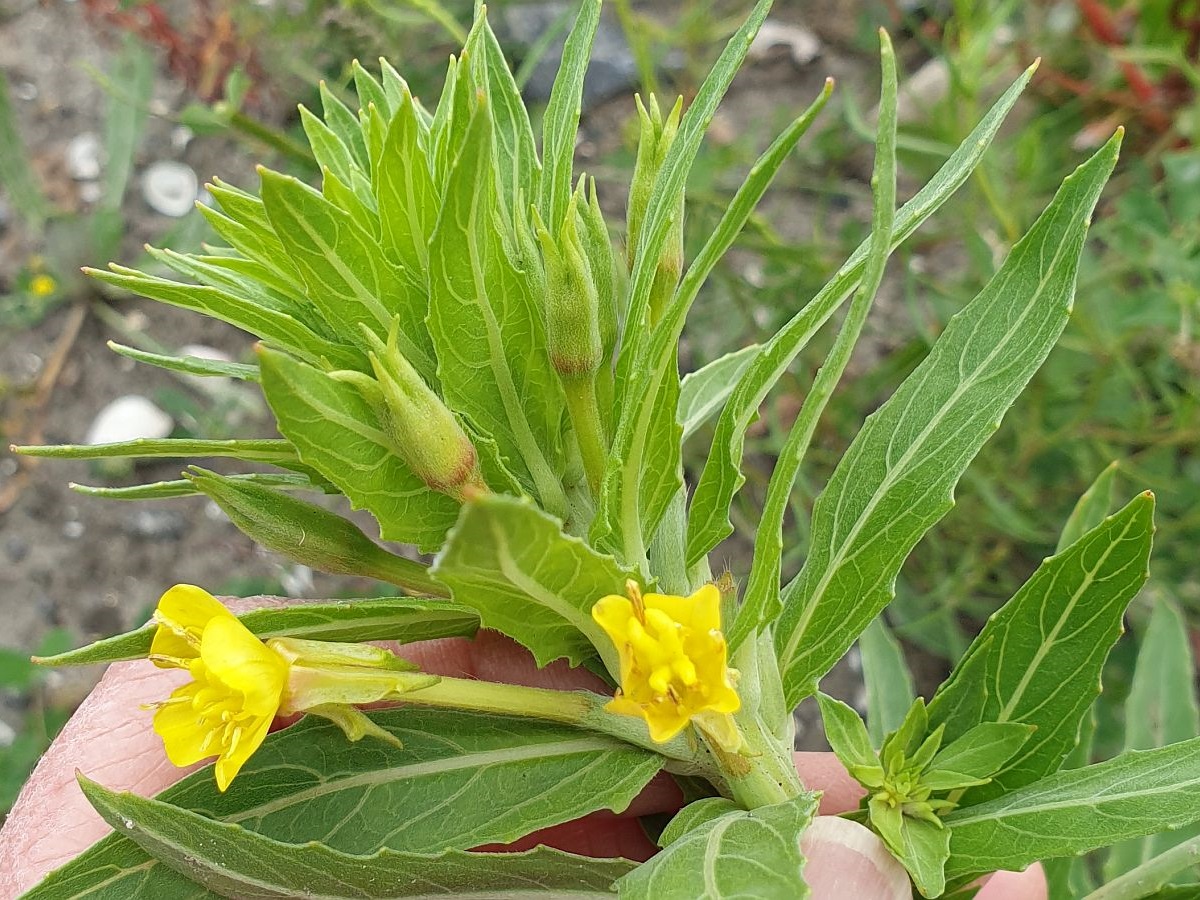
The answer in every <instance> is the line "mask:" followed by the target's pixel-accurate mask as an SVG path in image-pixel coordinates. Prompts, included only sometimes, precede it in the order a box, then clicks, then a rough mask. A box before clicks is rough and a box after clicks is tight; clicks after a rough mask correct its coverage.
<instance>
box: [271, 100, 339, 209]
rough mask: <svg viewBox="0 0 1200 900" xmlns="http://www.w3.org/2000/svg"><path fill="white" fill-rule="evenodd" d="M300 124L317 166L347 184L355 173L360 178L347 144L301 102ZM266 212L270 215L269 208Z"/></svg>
mask: <svg viewBox="0 0 1200 900" xmlns="http://www.w3.org/2000/svg"><path fill="white" fill-rule="evenodd" d="M300 124H301V125H302V126H303V127H304V134H305V136H306V137H307V138H308V145H309V147H311V148H312V153H313V156H314V157H316V160H317V166H318V167H319V168H321V169H328V170H329V171H330V172H332V173H333V175H334V176H335V177H336V178H337V179H338V181H340V182H341V183H342V184H345V185H347V186H350V185H353V184H354V182H355V174H356V173H359V177H360V178H361V173H360V172H359V170H358V163H357V162H356V161H355V159H354V154H353V153H351V151H350V147H349V145H348V144H346V142H345V141H343V140H342V138H341V137H340V136H339V135H338V133H337V132H335V131H334V130H333V129H332V128H330V127H329V126H328V125H326V124H325V123H324V122H323V121H321V119H320V118H318V117H317V116H315V115H313V114H312V113H311V112H310V111H309V110H308V109H307V108H306V107H305V106H304V105H303V104H301V106H300ZM360 134H361V132H360ZM267 214H268V215H270V210H269V209H268V210H267Z"/></svg>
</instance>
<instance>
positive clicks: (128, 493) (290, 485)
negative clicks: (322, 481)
mask: <svg viewBox="0 0 1200 900" xmlns="http://www.w3.org/2000/svg"><path fill="white" fill-rule="evenodd" d="M228 477H229V478H231V479H233V480H234V481H246V482H249V483H250V484H257V485H261V486H262V487H269V488H278V489H279V490H283V491H319V490H324V487H323V486H318V485H317V484H315V483H314V482H313V480H312V479H311V478H309V477H308V476H307V475H301V474H299V473H295V474H292V473H283V472H250V473H248V474H245V475H230V476H228ZM67 487H69V488H70V489H71V490H73V491H75V492H76V493H79V494H83V495H84V496H85V497H102V498H104V499H106V500H172V499H175V498H177V497H195V496H196V495H197V494H199V493H200V489H199V488H197V487H196V486H195V485H194V484H192V483H191V482H190V481H186V480H185V479H183V478H178V479H173V480H171V481H155V482H151V483H150V484H131V485H126V486H125V487H108V486H103V487H97V486H95V485H90V484H76V483H75V482H71V483H70V484H68V485H67ZM329 488H330V490H329V493H337V489H336V488H334V487H333V486H332V485H329Z"/></svg>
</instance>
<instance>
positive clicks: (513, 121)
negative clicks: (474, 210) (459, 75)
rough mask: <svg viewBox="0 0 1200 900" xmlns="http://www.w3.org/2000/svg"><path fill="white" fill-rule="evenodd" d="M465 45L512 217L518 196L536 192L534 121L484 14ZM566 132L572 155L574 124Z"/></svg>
mask: <svg viewBox="0 0 1200 900" xmlns="http://www.w3.org/2000/svg"><path fill="white" fill-rule="evenodd" d="M585 5H587V4H585ZM595 6H596V7H597V8H599V6H600V4H599V3H596V4H595ZM581 15H583V13H582V12H581ZM466 48H467V50H468V51H470V54H471V55H470V63H471V66H472V74H473V76H474V79H475V82H476V83H477V84H479V85H481V86H482V87H484V89H485V90H486V91H487V94H488V98H489V99H490V100H491V109H492V116H493V119H494V125H495V127H494V129H493V132H492V133H493V136H494V140H495V153H496V157H495V159H496V176H497V182H498V184H497V186H498V188H499V190H500V197H501V200H502V202H503V205H504V209H505V210H506V212H507V215H506V217H505V218H506V219H509V220H511V218H512V217H513V216H516V215H521V216H524V215H525V212H526V211H525V210H524V209H523V208H521V205H520V204H521V198H522V197H526V198H528V197H536V196H538V181H539V178H540V176H541V170H542V166H541V163H540V162H539V161H538V156H537V146H536V145H535V143H534V140H533V126H532V125H530V123H529V112H528V111H527V110H526V109H525V102H524V101H523V100H522V99H521V91H520V90H519V89H518V88H517V83H516V81H515V80H514V79H513V74H512V70H510V69H509V67H508V62H507V61H506V60H505V58H504V51H503V50H501V49H500V43H499V42H498V41H497V40H496V35H495V34H494V33H493V32H492V26H491V23H490V22H488V19H487V16H486V15H479V16H477V17H476V19H475V26H474V28H473V29H472V30H471V35H470V37H468V38H467V43H466ZM589 49H590V48H589ZM563 59H564V62H565V61H566V59H567V56H566V53H565V51H564V55H563ZM585 60H586V57H585ZM551 102H554V101H551ZM547 115H549V111H548V110H547ZM564 124H565V123H564ZM575 126H576V127H577V126H578V118H576V120H575ZM547 127H548V126H547ZM571 134H572V139H571V142H570V144H569V146H570V153H571V155H572V156H573V155H574V149H575V140H574V128H572V132H571ZM547 146H548V147H551V149H552V150H555V151H557V149H558V148H556V147H552V146H551V145H550V144H547ZM567 162H568V168H567V171H566V175H567V180H568V181H569V180H570V176H571V170H570V167H569V163H570V157H568V160H567Z"/></svg>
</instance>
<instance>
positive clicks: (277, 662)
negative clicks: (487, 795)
mask: <svg viewBox="0 0 1200 900" xmlns="http://www.w3.org/2000/svg"><path fill="white" fill-rule="evenodd" d="M157 618H158V620H159V623H160V624H159V628H158V631H157V632H156V634H155V636H154V642H153V644H152V645H151V651H150V652H151V659H153V660H154V662H155V664H156V665H159V666H172V667H178V668H186V669H187V670H188V671H189V672H190V673H191V675H192V679H193V680H192V681H190V682H189V683H187V684H185V685H184V686H183V687H181V688H178V689H177V690H176V691H175V692H174V693H172V694H171V696H170V698H169V699H168V700H166V701H165V702H163V703H162V704H161V705H160V706H159V708H158V711H157V712H156V713H155V714H154V730H155V731H157V732H158V734H159V735H160V736H161V737H162V739H163V745H164V747H165V748H166V751H167V757H168V758H169V759H170V760H171V762H172V763H174V764H175V765H177V766H187V765H191V764H192V763H195V762H199V761H200V760H202V759H206V758H208V757H210V756H214V755H215V756H216V757H217V763H216V775H217V786H218V787H219V788H220V789H221V790H222V791H223V790H225V789H226V788H227V787H228V786H229V783H230V782H231V781H232V780H233V777H234V776H235V775H237V773H238V771H239V770H240V769H241V767H242V766H243V765H244V764H245V763H246V760H248V759H249V758H250V756H251V754H253V753H254V751H255V750H257V749H258V746H259V745H260V744H261V743H262V742H263V739H264V738H265V737H266V736H267V730H268V729H269V728H270V727H271V722H272V720H274V718H275V715H276V713H278V712H279V709H280V706H281V705H282V704H283V698H284V692H285V690H286V688H287V681H288V674H289V669H290V666H289V664H288V662H287V661H286V660H285V659H284V658H283V657H282V656H280V655H279V654H278V653H276V652H275V651H274V650H272V649H270V648H269V647H268V646H267V645H266V644H264V643H263V642H262V641H260V640H259V639H258V638H257V637H255V636H254V635H253V634H251V633H250V631H249V629H247V628H246V626H245V625H243V624H242V623H241V622H240V621H238V619H237V617H236V616H234V615H233V613H231V612H229V610H227V609H226V608H225V607H224V606H222V605H221V604H220V603H219V602H218V601H217V600H216V599H215V598H213V597H212V596H211V595H209V594H208V593H207V592H205V591H203V590H201V589H200V588H197V587H193V586H191V585H177V586H176V587H174V588H172V589H171V590H170V591H168V592H167V593H166V594H164V595H163V598H162V600H160V601H159V607H158V614H157Z"/></svg>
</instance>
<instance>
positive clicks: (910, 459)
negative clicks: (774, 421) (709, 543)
mask: <svg viewBox="0 0 1200 900" xmlns="http://www.w3.org/2000/svg"><path fill="white" fill-rule="evenodd" d="M1120 137H1121V135H1120V133H1118V134H1117V135H1116V136H1114V137H1113V139H1112V140H1110V141H1109V143H1108V144H1106V145H1105V147H1103V148H1102V149H1101V150H1100V151H1098V152H1097V153H1096V154H1095V155H1094V156H1093V157H1092V159H1091V160H1089V161H1088V162H1086V163H1084V164H1083V165H1082V166H1080V167H1079V169H1078V170H1077V171H1076V172H1075V173H1074V174H1072V175H1071V176H1069V177H1068V178H1067V179H1066V181H1064V183H1063V186H1062V187H1061V188H1060V189H1059V192H1058V194H1056V195H1055V199H1054V200H1053V201H1052V202H1051V204H1050V205H1049V206H1048V207H1047V209H1046V211H1045V212H1044V213H1043V214H1042V215H1041V216H1040V217H1039V219H1038V221H1037V222H1036V223H1035V224H1034V225H1033V227H1032V228H1031V229H1030V230H1029V232H1028V234H1026V236H1025V237H1024V238H1022V239H1021V241H1019V242H1018V243H1017V245H1016V246H1015V247H1014V248H1013V251H1012V253H1011V254H1010V255H1009V257H1008V259H1007V260H1006V261H1005V263H1004V265H1003V266H1002V267H1001V269H1000V271H999V272H998V273H997V274H996V275H995V277H993V279H992V280H991V281H990V282H989V283H988V285H987V286H986V287H984V289H983V290H982V291H981V292H980V294H979V295H978V296H977V297H976V298H975V299H974V300H973V301H972V302H971V303H970V304H968V305H967V306H966V307H964V308H963V309H962V310H961V311H960V312H959V313H958V314H957V315H955V317H954V318H953V319H952V320H951V321H950V323H949V325H947V327H946V330H945V331H944V332H943V333H942V335H941V337H940V338H939V339H938V341H937V342H936V343H935V344H934V347H933V349H932V350H931V351H930V354H929V356H928V357H927V358H926V359H925V360H924V361H923V362H922V363H921V365H920V366H918V367H917V369H916V371H914V372H913V373H912V375H911V376H909V378H908V379H906V380H905V382H904V383H903V384H902V385H901V386H900V387H899V388H898V389H897V391H896V393H895V394H894V395H893V396H892V397H891V398H890V399H889V400H888V401H887V403H885V404H884V405H883V406H882V407H881V408H880V409H879V411H877V412H876V413H874V414H873V415H872V416H871V417H870V418H868V420H867V422H866V423H865V424H864V425H863V428H862V430H861V431H860V432H859V434H858V436H857V437H856V438H855V439H854V441H853V443H852V444H851V445H850V448H849V449H848V450H847V452H846V454H845V455H844V456H843V457H842V460H841V462H840V463H839V464H838V467H837V469H836V470H835V471H834V474H833V476H832V477H831V478H830V480H829V483H828V485H827V486H826V488H825V490H824V491H823V492H822V494H821V496H820V497H819V498H818V499H817V502H816V504H815V505H814V508H813V516H812V537H811V545H810V552H809V555H808V558H807V559H806V561H805V564H804V568H803V569H802V570H801V572H800V574H799V575H798V576H797V577H796V579H795V580H794V581H792V582H791V583H790V584H789V585H788V586H787V588H785V590H784V612H783V614H782V615H781V616H780V618H779V620H778V622H777V624H776V629H775V635H776V648H777V650H778V652H779V658H780V669H781V671H782V673H783V678H784V684H785V691H786V695H787V698H788V702H789V703H791V704H794V703H797V702H799V701H800V700H801V699H803V698H804V697H805V696H807V695H808V694H809V693H811V692H812V691H813V690H815V686H816V682H817V680H818V679H819V678H820V677H821V676H822V675H824V674H825V672H827V671H828V670H829V668H830V667H831V666H832V665H833V664H834V663H836V662H837V660H838V659H840V658H841V657H842V655H843V654H844V653H845V652H846V650H848V649H849V648H850V645H851V644H852V643H853V642H854V639H855V638H856V637H857V636H858V635H859V634H860V633H861V632H862V630H863V629H864V628H865V627H866V626H867V625H868V624H869V623H870V621H871V619H873V618H874V617H875V616H876V615H878V613H879V612H880V611H881V610H882V609H883V608H884V607H885V606H886V605H887V604H888V602H889V601H890V600H891V599H892V597H893V595H894V585H895V579H896V575H897V574H898V572H899V570H900V566H901V565H902V564H903V562H904V559H905V558H906V557H907V556H908V553H909V552H910V551H911V550H912V548H913V547H914V546H915V545H916V543H917V542H918V541H919V540H920V539H921V537H922V536H923V535H924V533H925V532H926V530H928V529H929V528H930V527H931V526H932V525H933V524H934V523H935V522H937V521H938V520H939V519H941V518H942V516H943V515H945V513H946V512H947V511H948V510H949V509H950V508H951V507H952V506H953V491H954V486H955V484H956V483H957V481H958V479H959V477H960V476H961V474H962V473H963V472H964V471H965V470H966V468H967V465H968V464H969V463H970V461H971V459H972V458H973V457H974V456H975V454H976V453H977V452H978V450H979V448H980V447H982V446H983V444H984V442H985V441H986V440H987V439H988V438H989V437H990V436H991V435H992V433H993V432H994V431H995V429H996V428H997V427H998V423H999V421H1000V419H1001V417H1002V416H1003V415H1004V412H1005V411H1006V410H1007V409H1008V407H1009V406H1010V405H1011V404H1012V402H1013V401H1014V400H1015V399H1016V397H1017V395H1018V394H1019V393H1020V392H1021V390H1022V389H1023V388H1024V387H1025V385H1026V384H1027V383H1028V381H1029V379H1030V378H1031V377H1032V376H1033V373H1034V372H1035V371H1036V370H1037V368H1038V366H1039V365H1040V364H1041V362H1042V360H1043V359H1045V357H1046V355H1047V354H1048V353H1049V352H1050V348H1051V347H1052V346H1053V345H1054V343H1055V341H1056V340H1057V338H1058V336H1059V334H1061V332H1062V329H1063V327H1064V326H1065V324H1066V321H1067V317H1068V315H1069V312H1070V307H1071V301H1072V297H1073V294H1074V287H1075V276H1076V272H1077V269H1078V264H1079V256H1080V253H1081V251H1082V248H1083V241H1084V237H1085V235H1086V233H1087V224H1088V221H1089V217H1090V215H1091V211H1092V209H1093V208H1094V206H1095V204H1096V202H1097V200H1098V199H1099V196H1100V191H1101V189H1102V188H1103V186H1104V183H1105V182H1106V181H1107V179H1108V175H1109V173H1110V172H1111V171H1112V168H1113V166H1114V165H1115V163H1116V158H1117V150H1118V148H1119V146H1120Z"/></svg>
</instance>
